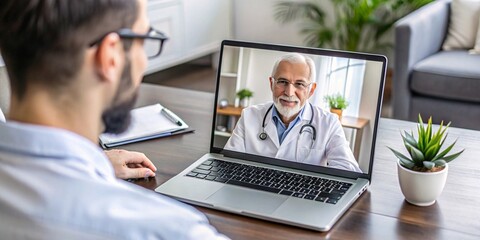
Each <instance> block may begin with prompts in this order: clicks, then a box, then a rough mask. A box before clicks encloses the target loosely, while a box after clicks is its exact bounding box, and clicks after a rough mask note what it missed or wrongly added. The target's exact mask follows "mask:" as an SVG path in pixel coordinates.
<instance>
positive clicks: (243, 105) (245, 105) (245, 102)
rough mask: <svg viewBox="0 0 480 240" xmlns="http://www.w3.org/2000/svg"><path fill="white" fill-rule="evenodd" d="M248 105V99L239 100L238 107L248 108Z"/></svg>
mask: <svg viewBox="0 0 480 240" xmlns="http://www.w3.org/2000/svg"><path fill="white" fill-rule="evenodd" d="M248 105H250V98H244V99H241V100H240V106H241V107H244V108H245V107H248Z"/></svg>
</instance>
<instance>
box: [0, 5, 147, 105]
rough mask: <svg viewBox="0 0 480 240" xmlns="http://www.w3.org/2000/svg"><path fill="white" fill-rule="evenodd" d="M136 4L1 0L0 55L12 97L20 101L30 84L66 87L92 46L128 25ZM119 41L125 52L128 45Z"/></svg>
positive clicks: (50, 87) (136, 11)
mask: <svg viewBox="0 0 480 240" xmlns="http://www.w3.org/2000/svg"><path fill="white" fill-rule="evenodd" d="M137 4H138V2H137V1H136V0H82V1H71V0H1V1H0V52H1V54H2V57H3V59H4V61H5V65H6V67H7V72H8V75H9V79H10V86H11V90H12V94H13V95H15V96H16V98H17V99H18V100H21V99H22V98H23V97H24V95H25V92H26V91H27V88H28V86H29V85H32V84H41V85H43V86H48V89H51V90H53V91H56V90H59V89H61V88H63V87H65V86H68V85H69V84H70V82H71V81H72V79H74V78H75V76H76V75H77V74H78V72H79V70H80V69H81V67H82V64H83V61H84V56H85V52H86V50H87V49H88V48H90V47H92V43H93V42H95V41H99V40H100V41H101V40H102V38H103V37H104V36H105V35H106V34H108V33H110V32H114V31H117V30H118V29H121V28H131V27H132V25H133V23H134V22H135V20H136V19H137V15H138V6H137ZM129 41H130V40H129ZM122 43H123V45H124V49H125V50H126V51H128V50H129V48H130V45H131V44H129V43H128V42H125V41H123V40H122Z"/></svg>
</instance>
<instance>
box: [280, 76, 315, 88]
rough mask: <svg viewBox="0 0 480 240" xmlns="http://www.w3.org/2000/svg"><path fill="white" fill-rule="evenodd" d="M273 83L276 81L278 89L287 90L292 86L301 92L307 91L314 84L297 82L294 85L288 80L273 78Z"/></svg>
mask: <svg viewBox="0 0 480 240" xmlns="http://www.w3.org/2000/svg"><path fill="white" fill-rule="evenodd" d="M272 79H273V81H274V86H275V87H276V88H279V89H285V88H287V86H288V85H290V84H292V85H293V86H294V87H295V88H296V89H297V90H301V91H304V90H306V89H307V88H308V87H309V86H310V85H311V84H312V83H307V82H304V81H296V82H294V83H291V82H289V81H287V80H286V79H282V78H280V79H275V78H273V77H272Z"/></svg>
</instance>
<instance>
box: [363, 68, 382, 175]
mask: <svg viewBox="0 0 480 240" xmlns="http://www.w3.org/2000/svg"><path fill="white" fill-rule="evenodd" d="M381 69H382V64H381V63H378V62H371V61H367V66H366V68H365V78H364V82H363V89H362V99H361V101H362V102H361V103H360V112H359V117H360V118H365V119H368V120H370V121H369V123H368V125H367V126H366V127H365V128H364V130H363V136H362V140H361V141H362V145H361V149H360V156H359V165H360V168H361V169H362V170H363V171H365V172H366V171H367V170H368V169H366V167H367V166H368V162H369V160H370V159H369V156H370V151H371V146H372V139H373V138H372V136H373V125H374V120H375V114H376V110H377V109H376V107H375V106H376V105H377V104H378V96H379V95H378V91H379V89H378V86H379V85H380V83H379V82H380V80H381V76H382V71H381ZM382 94H383V89H382Z"/></svg>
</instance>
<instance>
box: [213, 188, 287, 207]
mask: <svg viewBox="0 0 480 240" xmlns="http://www.w3.org/2000/svg"><path fill="white" fill-rule="evenodd" d="M287 198H288V197H286V196H283V195H274V194H272V193H267V192H262V191H256V190H251V189H247V188H241V187H236V186H229V185H226V186H224V187H223V188H221V189H220V190H218V191H217V192H215V193H214V194H213V195H211V196H210V197H208V199H207V201H209V202H211V203H212V204H213V205H215V206H219V207H221V206H225V207H229V208H232V209H233V210H235V211H245V212H251V213H265V214H271V213H273V212H274V211H275V210H276V209H277V208H278V207H279V206H280V205H281V204H282V203H283V202H284V201H285V200H286V199H287Z"/></svg>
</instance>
